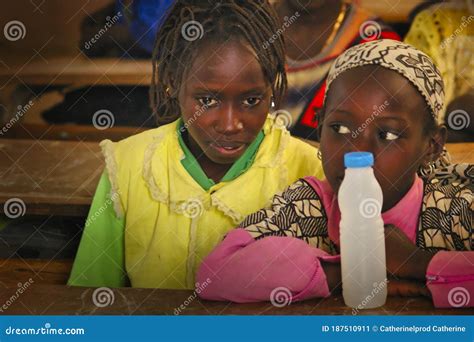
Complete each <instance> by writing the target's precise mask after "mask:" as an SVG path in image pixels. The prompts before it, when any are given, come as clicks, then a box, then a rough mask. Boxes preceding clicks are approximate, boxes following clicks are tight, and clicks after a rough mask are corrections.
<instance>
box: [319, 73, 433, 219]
mask: <svg viewBox="0 0 474 342" xmlns="http://www.w3.org/2000/svg"><path fill="white" fill-rule="evenodd" d="M426 107H427V106H426V104H425V101H424V99H423V97H422V95H421V94H420V93H419V92H418V91H417V90H416V89H415V87H414V86H413V85H412V84H411V83H410V82H409V81H408V80H406V79H405V78H404V77H403V76H401V75H399V74H398V73H397V72H395V71H392V70H388V69H383V68H381V67H376V66H364V67H358V68H354V69H351V70H349V71H346V72H344V74H342V75H340V76H339V77H338V78H337V79H336V80H335V81H334V82H333V83H332V85H331V88H330V90H329V93H328V98H327V102H326V111H325V113H326V114H325V117H324V120H323V124H322V130H321V153H322V159H323V167H324V172H325V174H326V177H327V179H328V182H329V183H330V185H331V187H332V188H333V189H334V191H335V192H337V191H338V190H339V186H340V184H341V182H342V180H343V178H344V172H345V168H344V161H343V157H344V154H345V153H347V152H352V151H368V152H372V153H373V155H374V158H375V163H374V173H375V177H376V178H377V180H378V182H379V184H380V186H381V188H382V191H383V196H384V204H383V208H382V210H383V211H386V210H388V209H390V208H392V207H393V206H394V205H395V204H396V203H397V202H398V201H399V200H400V199H401V198H402V197H403V196H404V195H405V194H406V193H407V191H408V190H409V189H410V187H411V186H412V185H413V181H414V179H415V174H416V172H417V170H418V168H419V167H420V165H422V164H424V163H425V162H427V161H429V160H431V158H432V157H433V155H434V154H436V152H437V148H439V146H436V144H435V142H434V141H433V138H432V137H430V136H428V135H427V134H426V133H425V132H424V127H425V125H426V124H427V122H428V121H427V120H429V119H430V118H429V114H428V113H429V111H428V109H427V108H426Z"/></svg>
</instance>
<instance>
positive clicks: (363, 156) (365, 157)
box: [344, 152, 374, 167]
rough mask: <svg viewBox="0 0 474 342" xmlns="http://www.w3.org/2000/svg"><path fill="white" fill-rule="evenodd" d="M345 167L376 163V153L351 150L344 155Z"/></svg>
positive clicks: (366, 165) (365, 165)
mask: <svg viewBox="0 0 474 342" xmlns="http://www.w3.org/2000/svg"><path fill="white" fill-rule="evenodd" d="M344 165H345V167H369V166H372V165H374V155H373V154H372V153H370V152H349V153H346V154H345V155H344Z"/></svg>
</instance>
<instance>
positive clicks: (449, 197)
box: [417, 164, 474, 251]
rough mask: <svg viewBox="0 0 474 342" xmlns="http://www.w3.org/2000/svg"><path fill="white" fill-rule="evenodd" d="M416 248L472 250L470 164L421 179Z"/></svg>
mask: <svg viewBox="0 0 474 342" xmlns="http://www.w3.org/2000/svg"><path fill="white" fill-rule="evenodd" d="M424 192H425V194H424V198H423V207H422V216H421V221H420V228H419V234H418V241H417V243H418V245H419V246H420V247H422V248H426V249H433V250H446V251H472V250H474V228H473V218H474V215H473V213H474V165H471V164H453V165H450V166H448V167H445V168H442V169H438V170H436V171H435V172H434V173H432V174H431V175H429V176H428V177H427V178H425V191H424Z"/></svg>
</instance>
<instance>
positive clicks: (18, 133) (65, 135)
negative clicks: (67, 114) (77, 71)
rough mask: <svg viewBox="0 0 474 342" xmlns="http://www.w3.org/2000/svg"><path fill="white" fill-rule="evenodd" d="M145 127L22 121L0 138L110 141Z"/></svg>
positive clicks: (138, 131)
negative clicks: (98, 127)
mask: <svg viewBox="0 0 474 342" xmlns="http://www.w3.org/2000/svg"><path fill="white" fill-rule="evenodd" d="M145 129H146V128H140V127H123V126H115V127H111V128H107V129H105V130H98V129H97V128H95V127H94V126H92V125H89V126H86V125H73V124H69V125H45V124H29V123H22V124H21V125H20V124H16V125H13V126H12V127H11V128H10V129H9V130H8V131H7V132H6V133H5V134H3V135H2V136H1V138H7V139H28V140H30V139H40V140H70V141H96V142H100V141H102V140H104V139H110V140H112V141H120V140H122V139H125V138H128V137H129V136H132V135H135V134H138V133H140V132H143V131H144V130H145ZM0 142H1V140H0Z"/></svg>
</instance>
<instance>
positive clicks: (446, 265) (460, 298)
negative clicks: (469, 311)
mask: <svg viewBox="0 0 474 342" xmlns="http://www.w3.org/2000/svg"><path fill="white" fill-rule="evenodd" d="M426 279H427V285H428V288H429V290H430V292H431V295H432V296H433V302H434V305H435V306H436V307H439V308H460V307H473V306H474V252H457V251H446V252H445V251H442V252H438V253H436V255H435V256H434V257H433V259H432V260H431V262H430V263H429V265H428V269H427V271H426Z"/></svg>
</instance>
